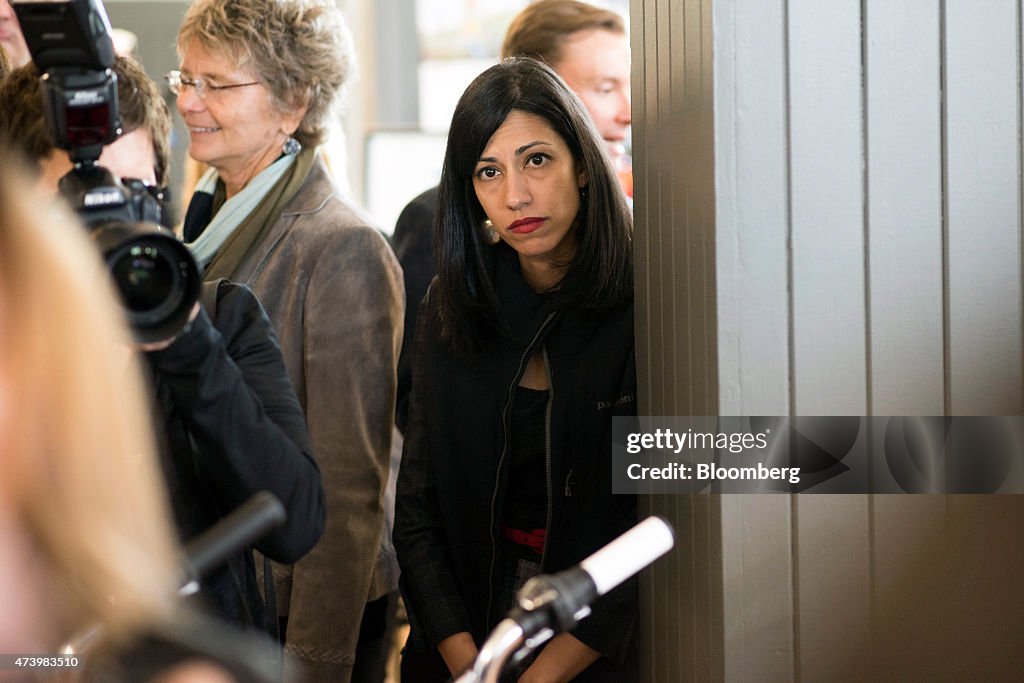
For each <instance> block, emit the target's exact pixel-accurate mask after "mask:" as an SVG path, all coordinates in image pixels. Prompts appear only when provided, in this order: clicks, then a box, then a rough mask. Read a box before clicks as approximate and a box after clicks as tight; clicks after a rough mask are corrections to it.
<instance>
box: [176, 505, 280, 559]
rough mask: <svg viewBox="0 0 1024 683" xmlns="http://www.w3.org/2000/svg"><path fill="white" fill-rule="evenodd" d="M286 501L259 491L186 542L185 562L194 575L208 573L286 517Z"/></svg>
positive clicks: (277, 525)
mask: <svg viewBox="0 0 1024 683" xmlns="http://www.w3.org/2000/svg"><path fill="white" fill-rule="evenodd" d="M285 517H286V514H285V510H284V505H282V504H281V501H279V500H278V499H277V498H276V497H274V495H273V494H271V493H269V492H267V491H260V492H259V493H257V494H256V495H254V496H253V497H252V498H250V499H249V500H247V501H246V502H245V503H243V504H242V505H240V506H239V507H237V508H236V509H235V510H233V511H232V512H231V513H230V514H229V515H227V516H226V517H224V518H223V519H222V520H220V521H219V522H217V523H216V524H214V525H213V526H212V527H210V528H209V529H207V530H206V531H204V532H203V533H202V534H200V535H199V536H197V537H196V538H194V539H193V540H191V541H190V542H189V543H188V544H187V545H186V546H185V557H186V559H185V564H186V566H187V567H188V569H189V571H190V572H191V576H192V577H193V578H200V577H203V576H205V575H206V574H208V573H209V572H210V571H211V570H213V569H215V568H217V567H218V566H220V565H221V564H223V563H224V562H226V561H227V559H228V558H229V557H231V556H232V555H233V554H235V553H237V552H238V551H239V550H241V549H242V548H245V547H246V546H248V545H251V544H253V543H254V542H256V541H258V540H259V539H260V538H262V537H263V536H264V535H266V534H267V532H269V531H271V530H273V529H276V528H277V527H279V526H281V525H282V524H284V521H285Z"/></svg>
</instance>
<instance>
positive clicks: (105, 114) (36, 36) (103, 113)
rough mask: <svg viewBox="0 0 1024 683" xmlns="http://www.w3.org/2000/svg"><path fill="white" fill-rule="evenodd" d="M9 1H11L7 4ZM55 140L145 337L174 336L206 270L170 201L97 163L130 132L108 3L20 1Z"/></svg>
mask: <svg viewBox="0 0 1024 683" xmlns="http://www.w3.org/2000/svg"><path fill="white" fill-rule="evenodd" d="M2 1H6V0H2ZM11 4H12V6H13V7H14V10H15V13H16V14H17V16H18V21H19V23H20V24H21V28H22V32H23V33H24V34H25V41H26V43H27V44H28V48H29V52H30V53H31V54H32V60H33V61H34V62H35V64H36V66H37V68H38V69H39V71H40V72H41V74H42V76H41V78H40V96H41V97H42V99H43V109H44V111H45V113H46V121H47V125H48V127H49V129H50V133H51V135H52V137H53V140H54V144H55V145H56V146H57V147H59V148H60V149H64V150H67V152H68V155H69V156H70V158H71V162H72V163H73V164H74V168H72V170H71V171H70V172H69V173H68V174H67V175H65V176H64V177H63V178H61V180H60V191H61V194H63V195H64V197H65V198H66V199H67V200H68V201H69V202H70V203H71V205H72V207H73V208H74V209H75V211H76V212H77V213H78V215H79V216H80V217H81V218H82V220H83V221H84V222H85V224H86V226H87V227H88V229H89V231H90V233H91V235H92V237H93V240H94V241H95V243H96V244H97V246H98V247H99V249H100V251H101V253H102V254H103V257H104V260H105V261H106V263H107V267H108V270H109V271H110V273H111V275H112V276H113V278H114V282H115V285H116V288H117V290H118V292H119V293H120V296H121V300H122V304H123V306H124V309H125V313H126V315H127V317H128V320H129V322H130V323H131V326H132V328H133V330H134V332H135V336H136V338H137V340H138V341H140V342H143V343H148V342H158V341H164V340H167V339H171V338H173V337H174V336H175V335H176V334H178V332H179V331H180V330H181V328H182V327H183V326H184V325H185V324H186V322H187V321H188V318H189V315H190V313H191V310H192V307H193V305H194V304H195V302H196V300H197V298H198V296H199V286H200V283H201V281H202V276H201V273H200V272H199V268H198V266H197V265H196V263H195V261H194V260H193V258H192V256H191V254H190V253H189V251H188V249H187V248H186V247H185V245H184V244H182V243H181V242H180V241H178V239H177V238H176V237H175V236H174V235H173V234H172V233H171V232H170V231H169V230H167V229H166V228H164V227H162V224H163V223H164V222H165V216H164V210H163V204H162V201H161V199H162V197H161V194H160V193H159V192H155V191H154V190H153V188H151V187H149V186H148V185H146V184H145V183H144V182H142V181H141V180H133V179H124V180H122V179H119V178H115V177H114V176H113V175H112V174H111V173H110V171H108V170H107V169H105V168H104V167H102V166H100V165H99V164H97V160H98V159H99V157H100V153H101V152H102V151H103V147H104V145H107V144H109V143H111V142H113V141H114V140H116V139H117V138H118V137H119V136H120V135H121V133H122V126H121V119H120V115H119V111H118V99H117V76H116V74H115V73H114V71H113V66H114V59H115V55H114V46H113V40H112V38H111V33H110V21H109V19H108V18H107V14H106V10H104V8H103V5H102V3H101V0H12V2H11Z"/></svg>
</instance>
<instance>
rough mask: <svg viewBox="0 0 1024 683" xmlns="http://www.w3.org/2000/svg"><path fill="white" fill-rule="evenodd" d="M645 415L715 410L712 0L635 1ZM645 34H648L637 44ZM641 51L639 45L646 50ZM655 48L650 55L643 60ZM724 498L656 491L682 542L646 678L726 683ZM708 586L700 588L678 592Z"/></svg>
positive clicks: (651, 609) (645, 593) (670, 566)
mask: <svg viewBox="0 0 1024 683" xmlns="http://www.w3.org/2000/svg"><path fill="white" fill-rule="evenodd" d="M631 25H632V31H633V35H634V39H633V46H634V48H633V49H634V58H633V72H632V73H633V84H634V91H633V112H634V117H635V118H638V119H639V118H642V119H643V120H644V121H645V124H644V126H642V127H637V129H636V130H635V131H634V138H633V141H634V147H633V151H634V157H635V158H637V159H641V160H643V161H642V162H640V163H638V164H637V167H636V171H635V175H634V181H635V206H634V209H635V211H634V218H635V223H636V241H635V253H636V255H637V283H638V285H637V299H636V304H637V306H636V311H637V355H638V357H637V362H638V379H639V380H640V383H641V391H640V395H639V397H638V400H639V409H640V412H641V413H642V414H647V415H653V414H665V415H707V414H714V413H715V412H717V410H718V397H717V385H718V381H717V372H718V369H717V368H718V363H717V353H718V341H717V324H716V307H715V300H716V295H715V283H714V278H715V266H714V263H715V261H714V252H715V226H714V223H715V216H714V206H715V204H714V130H713V101H712V94H713V88H712V86H713V73H712V62H711V46H712V36H711V33H712V23H711V0H684V1H683V2H672V3H669V2H663V1H661V0H640V1H638V2H634V3H633V5H632V7H631ZM636 36H642V37H641V38H640V39H639V40H638V39H637V38H636ZM638 50H639V52H638ZM645 53H647V54H649V55H650V56H648V57H645V56H644V54H645ZM718 507H719V503H718V498H717V497H708V496H679V497H673V496H655V497H651V498H650V499H647V500H645V501H644V506H643V508H642V511H643V512H645V513H657V514H661V515H664V516H665V517H666V518H668V519H669V521H671V522H672V523H673V524H674V526H675V528H676V530H677V539H678V540H677V548H676V550H675V551H674V552H673V553H672V554H671V555H670V556H669V557H668V558H666V559H665V560H663V561H662V562H660V563H659V564H658V566H657V567H655V568H654V569H653V570H652V571H651V572H649V573H648V574H647V575H646V576H645V577H643V579H642V582H641V586H642V588H641V592H642V595H641V597H642V600H641V612H642V614H644V615H645V619H644V630H643V635H644V639H643V646H642V669H643V680H645V681H657V682H663V683H677V682H678V681H688V680H720V679H721V677H722V666H723V665H722V658H723V650H722V639H721V635H720V634H721V631H722V624H721V620H722V617H721V603H722V594H721V588H720V584H721V550H720V548H719V545H718V544H719V537H720V534H719V532H718V528H719V526H720V522H719V520H718ZM693 585H699V586H701V590H700V591H692V590H678V587H680V586H693Z"/></svg>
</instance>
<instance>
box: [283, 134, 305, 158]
mask: <svg viewBox="0 0 1024 683" xmlns="http://www.w3.org/2000/svg"><path fill="white" fill-rule="evenodd" d="M281 151H282V152H284V153H285V154H298V153H299V152H301V151H302V143H301V142H299V141H298V140H296V139H295V138H293V137H292V136H290V135H289V136H288V139H287V140H285V141H284V145H282V146H281Z"/></svg>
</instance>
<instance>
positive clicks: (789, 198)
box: [782, 0, 796, 415]
mask: <svg viewBox="0 0 1024 683" xmlns="http://www.w3.org/2000/svg"><path fill="white" fill-rule="evenodd" d="M782 13H783V20H782V26H783V38H782V40H783V50H784V53H785V70H786V73H785V75H784V86H785V89H786V93H785V101H786V112H785V117H786V332H787V342H788V344H787V346H788V350H789V414H790V415H796V327H795V326H796V321H795V317H796V316H795V315H794V311H793V154H792V150H793V126H792V120H791V116H790V112H792V110H793V98H792V90H791V87H790V54H789V0H783V3H782Z"/></svg>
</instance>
